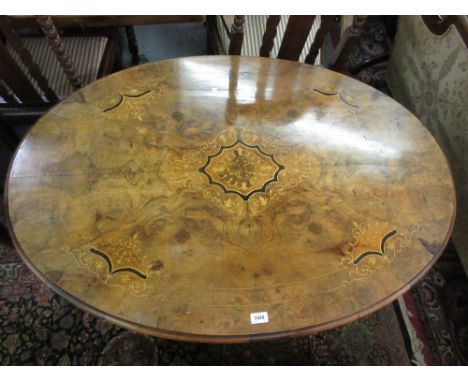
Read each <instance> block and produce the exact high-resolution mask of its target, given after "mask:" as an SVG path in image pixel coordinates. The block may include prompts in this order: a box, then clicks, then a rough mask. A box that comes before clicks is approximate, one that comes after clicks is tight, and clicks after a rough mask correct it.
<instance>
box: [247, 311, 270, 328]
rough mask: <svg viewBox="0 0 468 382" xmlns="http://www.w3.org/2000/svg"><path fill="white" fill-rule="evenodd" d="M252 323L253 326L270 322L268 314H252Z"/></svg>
mask: <svg viewBox="0 0 468 382" xmlns="http://www.w3.org/2000/svg"><path fill="white" fill-rule="evenodd" d="M250 322H251V323H252V325H255V324H264V323H266V322H268V312H257V313H250Z"/></svg>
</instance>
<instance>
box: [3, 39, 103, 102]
mask: <svg viewBox="0 0 468 382" xmlns="http://www.w3.org/2000/svg"><path fill="white" fill-rule="evenodd" d="M22 40H23V43H24V46H25V48H26V49H27V50H28V51H29V52H30V53H31V56H32V58H33V60H34V62H35V63H36V64H37V65H38V66H39V68H40V70H41V72H42V74H43V75H44V76H45V78H47V81H48V82H49V85H50V87H51V88H52V89H53V90H54V91H55V93H56V94H57V96H58V97H59V98H60V99H63V98H65V97H66V96H67V95H69V94H70V93H71V92H72V91H73V87H72V85H71V84H70V82H69V80H68V79H67V76H66V74H65V72H64V71H63V69H62V67H61V66H60V63H59V61H58V60H57V57H56V56H55V54H54V52H53V51H52V48H51V47H50V46H49V43H48V41H47V39H46V38H44V37H23V38H22ZM107 40H108V39H107V37H103V36H96V37H95V36H91V37H88V36H86V37H63V38H62V41H63V45H64V47H65V51H66V53H67V54H68V56H69V57H70V59H71V61H72V63H73V64H74V66H75V68H76V69H77V71H78V73H79V74H80V76H81V81H82V83H83V85H87V84H89V83H91V82H93V81H95V80H96V79H97V76H98V72H99V67H100V65H101V61H102V57H103V55H104V51H105V48H106V44H107ZM7 48H8V51H9V53H10V54H11V56H12V57H13V59H14V60H15V61H16V62H17V63H18V65H19V67H20V68H21V69H22V70H23V72H24V73H25V74H26V76H27V77H28V79H29V80H30V81H31V83H32V84H33V86H34V87H35V88H36V90H37V92H38V93H39V94H40V95H41V96H43V97H45V96H44V92H43V91H42V90H41V89H40V87H39V86H38V85H37V83H36V81H35V80H34V79H33V78H32V77H31V75H30V74H29V71H28V70H27V69H26V66H25V65H24V64H23V62H22V61H21V59H20V58H19V56H18V54H17V53H16V52H15V51H14V49H13V48H12V47H11V45H8V47H7ZM44 99H45V98H44ZM0 102H1V101H0Z"/></svg>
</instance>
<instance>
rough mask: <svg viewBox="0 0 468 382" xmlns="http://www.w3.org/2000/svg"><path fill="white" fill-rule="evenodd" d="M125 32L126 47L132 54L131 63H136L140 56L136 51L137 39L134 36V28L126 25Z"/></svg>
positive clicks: (138, 61)
mask: <svg viewBox="0 0 468 382" xmlns="http://www.w3.org/2000/svg"><path fill="white" fill-rule="evenodd" d="M125 33H126V34H127V41H128V49H129V50H130V53H131V54H132V64H133V65H138V64H139V63H140V56H139V53H138V44H137V39H136V36H135V29H134V28H133V25H126V26H125Z"/></svg>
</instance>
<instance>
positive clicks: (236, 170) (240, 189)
mask: <svg viewBox="0 0 468 382" xmlns="http://www.w3.org/2000/svg"><path fill="white" fill-rule="evenodd" d="M283 169H284V166H283V165H281V164H279V163H278V162H277V161H276V160H275V158H274V156H273V155H272V154H267V153H265V152H264V151H262V149H261V148H260V147H259V146H258V145H255V146H253V145H248V144H246V143H244V142H243V141H242V140H240V139H238V140H237V141H236V142H235V143H234V144H232V145H229V146H221V147H220V149H219V151H218V152H217V153H216V154H214V155H210V156H208V160H207V162H206V164H205V165H204V166H203V167H201V168H200V169H199V171H200V172H202V173H203V174H205V175H206V176H207V177H208V180H209V183H210V184H215V185H218V186H220V187H221V188H222V189H223V191H224V193H226V194H228V193H233V194H236V195H239V196H240V197H241V198H242V199H244V200H248V199H249V198H250V197H251V196H252V195H253V194H255V193H257V192H265V190H266V188H267V186H268V185H269V184H270V183H273V182H277V181H278V174H279V172H280V171H281V170H283Z"/></svg>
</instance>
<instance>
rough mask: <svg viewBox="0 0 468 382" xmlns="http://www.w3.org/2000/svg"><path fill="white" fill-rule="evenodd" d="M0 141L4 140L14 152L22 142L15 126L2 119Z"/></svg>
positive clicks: (0, 122)
mask: <svg viewBox="0 0 468 382" xmlns="http://www.w3.org/2000/svg"><path fill="white" fill-rule="evenodd" d="M0 141H1V142H3V143H4V144H5V146H6V147H7V148H8V149H9V150H10V151H11V152H14V151H15V150H16V148H17V147H18V145H19V143H20V138H19V137H18V135H17V134H16V132H15V130H14V129H13V127H12V126H10V125H9V124H7V123H5V122H4V121H0Z"/></svg>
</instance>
